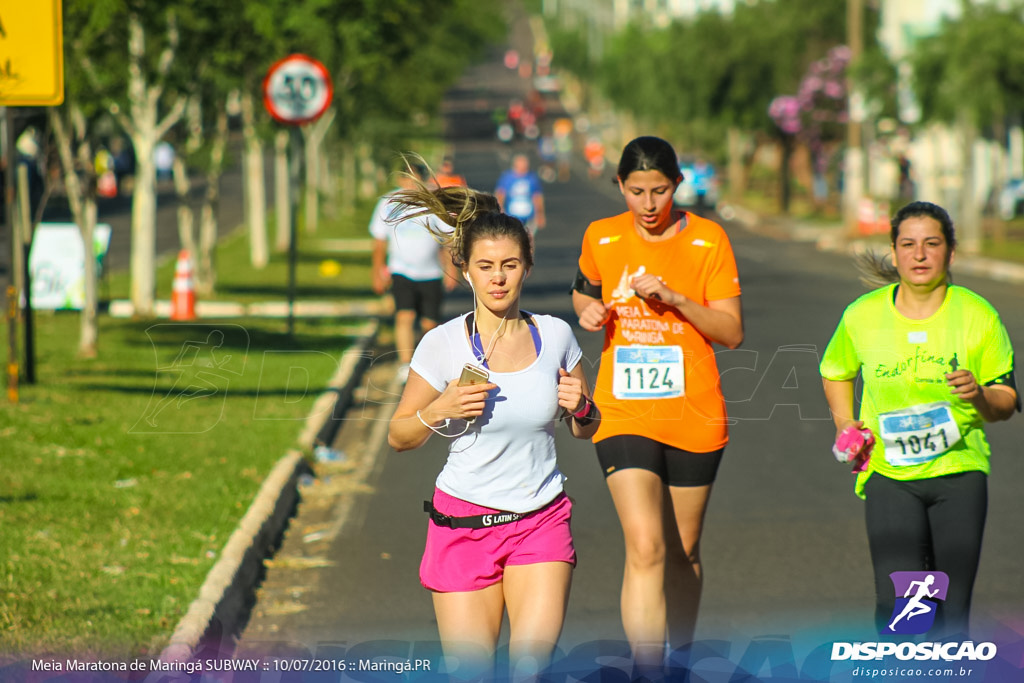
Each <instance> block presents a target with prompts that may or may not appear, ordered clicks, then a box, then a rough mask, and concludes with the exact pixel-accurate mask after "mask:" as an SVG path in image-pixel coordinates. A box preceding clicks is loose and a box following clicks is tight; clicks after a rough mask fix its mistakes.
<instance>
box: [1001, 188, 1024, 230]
mask: <svg viewBox="0 0 1024 683" xmlns="http://www.w3.org/2000/svg"><path fill="white" fill-rule="evenodd" d="M1021 214H1024V178H1012V179H1011V180H1007V181H1006V184H1005V185H1003V189H1002V190H1001V191H1000V192H999V217H1000V218H1002V219H1003V220H1004V221H1012V220H1013V219H1014V218H1016V217H1017V216H1020V215H1021Z"/></svg>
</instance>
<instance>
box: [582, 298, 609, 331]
mask: <svg viewBox="0 0 1024 683" xmlns="http://www.w3.org/2000/svg"><path fill="white" fill-rule="evenodd" d="M611 310H612V309H611V306H610V305H609V304H606V303H605V302H603V301H592V302H591V303H589V304H587V306H586V308H584V309H583V310H582V311H580V327H582V328H583V329H585V330H586V331H587V332H599V331H600V330H602V329H603V328H604V326H605V324H607V322H608V318H609V317H611Z"/></svg>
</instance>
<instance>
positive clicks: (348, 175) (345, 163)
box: [341, 140, 356, 215]
mask: <svg viewBox="0 0 1024 683" xmlns="http://www.w3.org/2000/svg"><path fill="white" fill-rule="evenodd" d="M355 208H356V154H355V149H354V148H353V146H352V142H351V141H349V140H346V141H345V142H343V143H342V145H341V210H342V213H344V214H346V215H349V214H351V213H352V212H353V211H355Z"/></svg>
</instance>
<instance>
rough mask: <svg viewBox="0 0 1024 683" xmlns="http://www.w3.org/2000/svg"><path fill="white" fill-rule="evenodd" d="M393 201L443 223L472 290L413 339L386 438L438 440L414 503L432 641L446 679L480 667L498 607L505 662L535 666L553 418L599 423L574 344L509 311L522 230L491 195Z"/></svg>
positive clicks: (556, 477) (547, 616)
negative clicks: (449, 316)
mask: <svg viewBox="0 0 1024 683" xmlns="http://www.w3.org/2000/svg"><path fill="white" fill-rule="evenodd" d="M394 201H395V202H396V203H397V204H399V205H400V206H403V207H405V208H407V209H410V210H411V211H412V213H413V214H416V213H419V214H420V215H424V216H426V215H433V216H437V217H439V218H440V219H441V220H443V221H445V222H446V223H447V224H448V225H450V226H452V228H453V230H452V231H451V232H450V233H445V232H441V231H438V234H437V238H438V239H439V240H441V241H442V242H443V243H444V244H445V245H446V246H448V247H449V249H450V250H451V253H452V259H453V261H454V263H455V265H456V266H458V267H459V268H460V269H461V271H462V274H463V276H464V277H465V278H466V279H467V280H468V281H469V283H470V286H471V287H472V288H473V291H474V294H475V307H474V308H475V310H474V311H473V312H472V313H467V314H465V315H463V316H460V317H458V318H456V319H455V320H452V321H450V322H448V323H445V324H443V325H441V326H439V327H437V328H435V329H433V330H431V331H430V332H428V333H427V334H426V335H425V336H424V338H423V340H422V341H421V342H420V344H419V345H418V346H417V348H416V351H415V353H414V355H413V358H412V366H411V372H410V373H409V379H408V383H407V384H406V386H405V390H404V392H403V393H402V399H401V402H400V403H399V405H398V409H397V410H396V411H395V415H394V417H393V418H392V420H391V425H390V430H389V433H388V441H389V443H390V444H391V445H392V446H393V447H394V448H395V449H396V450H399V451H404V450H409V449H413V448H417V447H419V446H421V445H423V443H424V442H426V441H427V439H428V438H430V436H431V435H432V434H433V433H437V434H439V435H441V436H444V437H446V438H448V439H450V444H449V454H448V460H447V462H446V463H445V466H444V469H443V470H442V471H441V473H440V475H439V476H438V478H437V482H436V489H435V492H434V497H433V499H432V501H429V502H428V503H426V504H425V508H426V509H427V511H428V512H430V517H431V520H430V522H429V526H428V532H427V542H426V549H425V552H424V555H423V561H422V564H421V566H420V581H421V582H422V583H423V585H424V586H425V587H426V588H428V589H430V590H431V591H432V592H433V602H434V611H435V613H436V616H437V623H438V629H439V631H440V636H441V641H442V645H443V648H444V651H445V654H446V655H451V656H456V657H458V658H459V660H460V662H461V664H460V670H459V673H460V674H463V673H465V669H464V668H463V667H465V666H466V662H467V660H469V661H473V662H475V663H476V664H477V665H479V666H481V667H484V668H490V667H492V666H493V661H494V652H495V649H496V647H497V641H498V634H499V632H500V629H501V622H502V616H503V613H504V610H505V609H506V608H507V609H508V616H509V623H510V629H511V632H510V638H509V657H510V660H511V661H512V663H513V667H515V665H516V664H517V663H519V664H520V665H521V666H530V665H528V664H527V662H533V664H532V666H536V667H538V669H539V668H543V667H544V666H545V665H546V664H547V662H548V661H549V660H550V657H551V653H552V651H553V650H554V647H555V643H556V642H557V640H558V637H559V634H560V633H561V629H562V622H563V620H564V616H565V608H566V603H567V601H568V597H569V585H570V580H571V576H572V568H573V566H574V565H575V563H576V553H575V550H574V548H573V543H572V536H571V534H570V530H569V520H570V516H571V508H572V503H571V502H570V500H569V499H568V497H567V496H566V495H565V492H564V491H563V490H562V481H563V479H564V477H563V475H562V473H561V472H560V471H559V470H558V466H557V463H556V459H555V444H554V431H555V426H556V424H557V422H558V420H559V418H560V417H564V418H565V419H566V420H567V422H568V424H569V427H570V429H571V431H572V434H573V436H575V437H577V438H580V439H589V438H590V437H591V436H592V435H593V433H594V432H595V431H596V429H597V426H598V421H599V415H598V411H597V408H596V407H595V406H594V403H593V401H592V400H591V399H590V389H589V387H588V385H587V380H586V377H585V376H584V373H583V369H582V367H581V366H580V362H579V361H580V358H581V357H582V352H581V351H580V348H579V345H578V344H577V343H576V339H575V338H574V337H573V334H572V331H571V329H570V328H569V325H568V324H566V323H565V322H563V321H562V320H559V319H557V318H553V317H551V316H546V315H535V314H531V313H527V312H525V311H522V310H521V309H520V307H519V296H520V293H521V291H522V286H523V281H524V280H525V278H526V276H527V275H528V274H529V272H530V268H531V267H532V266H533V254H532V251H531V240H530V235H529V233H528V232H527V230H526V228H525V227H524V226H523V223H522V222H521V221H520V220H519V219H517V218H513V217H512V216H508V215H506V214H504V213H502V212H501V210H500V208H499V206H498V202H497V200H496V199H495V198H494V197H493V196H491V195H488V194H483V193H478V192H475V191H473V190H469V189H467V188H463V187H448V188H441V189H437V190H434V191H430V190H428V189H427V188H425V187H422V186H419V187H418V188H417V189H414V190H408V191H404V192H401V193H399V194H398V195H397V196H396V198H395V200H394ZM474 377H475V378H476V379H475V380H474V379H473V378H474ZM460 378H461V379H460ZM470 381H476V382H478V383H476V384H468V383H467V382H470ZM514 672H515V669H514ZM524 673H530V672H528V671H527V672H524V671H522V670H521V669H520V670H519V671H518V674H520V675H521V674H524Z"/></svg>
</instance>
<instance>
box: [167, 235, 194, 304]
mask: <svg viewBox="0 0 1024 683" xmlns="http://www.w3.org/2000/svg"><path fill="white" fill-rule="evenodd" d="M195 318H196V287H195V281H194V280H193V279H192V257H191V256H189V253H188V250H187V249H182V250H181V251H180V252H178V263H177V265H176V266H175V267H174V284H173V285H172V286H171V320H195Z"/></svg>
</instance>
